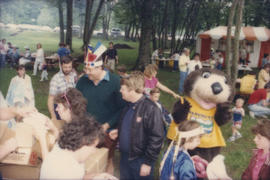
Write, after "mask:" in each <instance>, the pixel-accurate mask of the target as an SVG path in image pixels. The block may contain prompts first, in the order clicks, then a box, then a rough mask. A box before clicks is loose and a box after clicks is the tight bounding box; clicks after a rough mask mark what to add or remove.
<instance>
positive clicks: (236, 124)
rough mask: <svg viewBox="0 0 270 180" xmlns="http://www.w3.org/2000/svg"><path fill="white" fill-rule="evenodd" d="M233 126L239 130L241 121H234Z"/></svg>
mask: <svg viewBox="0 0 270 180" xmlns="http://www.w3.org/2000/svg"><path fill="white" fill-rule="evenodd" d="M233 126H234V127H236V128H237V129H241V127H242V121H234V122H233Z"/></svg>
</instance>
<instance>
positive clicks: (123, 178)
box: [120, 152, 154, 180]
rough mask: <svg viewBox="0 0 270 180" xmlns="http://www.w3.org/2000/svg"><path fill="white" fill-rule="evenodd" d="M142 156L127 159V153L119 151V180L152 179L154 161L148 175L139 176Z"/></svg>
mask: <svg viewBox="0 0 270 180" xmlns="http://www.w3.org/2000/svg"><path fill="white" fill-rule="evenodd" d="M142 164H143V158H137V159H134V160H128V153H123V152H121V159H120V180H133V179H134V180H152V179H154V177H153V173H154V163H153V164H152V165H151V172H150V175H149V176H140V169H141V165H142Z"/></svg>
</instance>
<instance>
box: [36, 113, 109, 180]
mask: <svg viewBox="0 0 270 180" xmlns="http://www.w3.org/2000/svg"><path fill="white" fill-rule="evenodd" d="M102 139H103V131H102V128H101V125H100V124H99V123H98V122H97V121H96V120H95V119H94V118H93V117H91V116H89V115H86V114H85V115H84V116H83V117H80V118H79V117H74V119H72V121H71V122H69V123H66V124H65V125H64V126H63V130H62V132H61V133H60V136H59V140H58V142H57V143H56V144H55V145H54V147H53V149H52V151H51V152H50V153H49V154H48V155H47V156H46V158H45V159H44V161H43V163H42V165H41V171H40V179H59V178H60V179H83V177H84V176H85V169H84V163H85V161H86V160H87V158H88V157H89V155H91V154H93V153H94V152H95V151H96V146H97V144H98V143H99V142H100V141H102ZM103 175H104V174H103ZM106 176H109V175H107V174H105V177H104V176H102V177H100V176H98V178H99V179H107V178H106ZM110 178H111V177H110Z"/></svg>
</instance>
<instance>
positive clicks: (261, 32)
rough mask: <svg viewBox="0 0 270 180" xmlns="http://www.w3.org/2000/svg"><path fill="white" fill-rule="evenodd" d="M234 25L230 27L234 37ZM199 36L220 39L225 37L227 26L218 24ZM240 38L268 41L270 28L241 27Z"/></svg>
mask: <svg viewBox="0 0 270 180" xmlns="http://www.w3.org/2000/svg"><path fill="white" fill-rule="evenodd" d="M234 32H235V27H234V26H233V27H232V37H234ZM199 36H200V38H202V39H208V38H212V39H220V38H226V36H227V26H218V27H215V28H213V29H210V30H208V31H205V32H203V33H201V34H200V35H199ZM239 39H240V40H244V39H246V40H259V41H268V40H269V39H270V30H269V29H268V28H266V27H251V26H247V27H242V28H241V31H240V37H239Z"/></svg>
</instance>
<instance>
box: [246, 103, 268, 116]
mask: <svg viewBox="0 0 270 180" xmlns="http://www.w3.org/2000/svg"><path fill="white" fill-rule="evenodd" d="M248 109H249V110H250V111H252V112H253V113H254V115H255V116H263V115H270V109H269V108H268V107H265V106H263V104H262V101H260V102H258V103H257V104H251V105H248Z"/></svg>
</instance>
